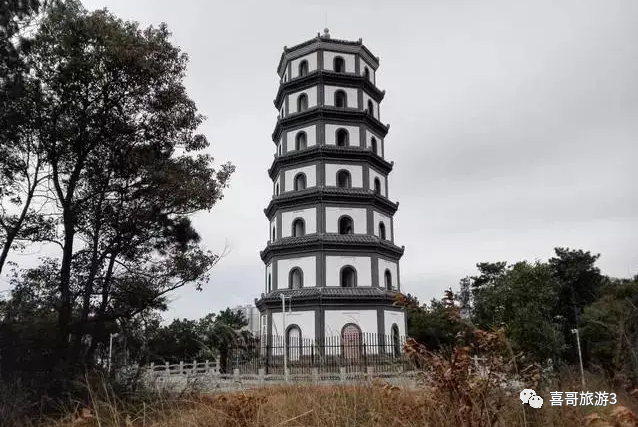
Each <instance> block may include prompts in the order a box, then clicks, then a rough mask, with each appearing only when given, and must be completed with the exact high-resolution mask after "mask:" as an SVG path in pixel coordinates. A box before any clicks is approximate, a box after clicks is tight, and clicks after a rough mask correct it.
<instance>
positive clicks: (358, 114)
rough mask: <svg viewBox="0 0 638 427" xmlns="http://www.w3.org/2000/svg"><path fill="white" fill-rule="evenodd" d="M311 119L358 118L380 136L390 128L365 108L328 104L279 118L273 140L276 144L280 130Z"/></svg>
mask: <svg viewBox="0 0 638 427" xmlns="http://www.w3.org/2000/svg"><path fill="white" fill-rule="evenodd" d="M313 120H330V121H331V122H335V123H338V122H340V121H344V122H351V121H353V120H360V121H362V122H363V123H364V124H366V125H367V126H368V128H369V129H370V130H371V131H372V132H374V133H376V134H377V135H378V136H379V137H380V138H385V136H386V135H387V134H388V131H389V130H390V125H384V124H383V123H381V122H380V121H379V120H377V119H376V118H375V117H374V116H373V115H372V114H370V113H368V112H367V111H366V110H359V109H355V108H336V107H330V106H323V107H312V108H309V109H308V110H306V111H304V112H303V113H295V114H292V115H290V116H288V117H286V118H284V119H279V120H278V121H277V125H276V126H275V130H274V131H273V133H272V140H273V142H274V143H275V144H277V141H278V140H279V137H280V135H281V132H282V131H283V130H284V129H285V128H291V127H295V126H299V125H302V124H306V123H308V122H311V121H313Z"/></svg>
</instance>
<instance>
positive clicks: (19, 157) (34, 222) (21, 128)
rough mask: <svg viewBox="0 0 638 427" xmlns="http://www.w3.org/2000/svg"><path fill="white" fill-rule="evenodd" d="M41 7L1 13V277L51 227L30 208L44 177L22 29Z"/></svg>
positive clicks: (29, 1)
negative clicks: (13, 257) (16, 253)
mask: <svg viewBox="0 0 638 427" xmlns="http://www.w3.org/2000/svg"><path fill="white" fill-rule="evenodd" d="M44 5H46V2H45V3H44V4H41V2H40V1H37V0H26V1H17V0H11V1H4V2H3V3H2V13H0V273H2V271H3V269H4V267H5V265H6V262H7V258H8V255H9V251H10V250H11V249H14V248H16V247H20V244H21V243H23V242H24V241H25V240H33V239H35V240H39V239H41V238H45V237H46V236H48V235H49V233H50V232H51V226H52V224H51V222H50V221H47V219H46V217H45V216H44V215H42V214H41V213H38V212H36V210H34V209H32V206H31V205H32V202H33V201H34V198H35V197H36V196H37V194H36V192H37V190H38V188H39V187H40V184H42V182H43V181H44V180H45V179H46V177H45V173H44V172H45V161H44V157H43V153H42V151H41V150H40V143H39V141H38V137H37V130H36V129H35V128H34V127H33V122H34V119H35V116H34V115H33V114H32V113H33V111H32V110H31V109H29V108H28V102H25V100H26V93H27V91H28V87H27V86H28V85H29V83H28V80H27V76H28V73H29V67H28V64H27V62H26V61H25V58H26V57H27V55H28V54H29V48H30V46H31V40H30V39H29V38H27V37H26V35H25V27H27V26H29V24H30V23H31V22H32V20H33V19H34V18H35V17H36V16H37V15H38V12H39V11H40V10H41V8H42V6H44Z"/></svg>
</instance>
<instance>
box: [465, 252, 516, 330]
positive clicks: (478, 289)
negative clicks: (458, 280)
mask: <svg viewBox="0 0 638 427" xmlns="http://www.w3.org/2000/svg"><path fill="white" fill-rule="evenodd" d="M476 268H477V269H478V271H479V275H478V276H472V277H470V280H469V281H470V285H469V288H470V289H469V294H470V295H469V297H468V295H467V293H468V289H467V288H468V284H467V283H464V285H463V288H462V291H464V292H465V293H466V294H465V295H464V298H465V300H466V301H467V300H471V301H473V302H474V303H475V304H474V306H473V307H472V321H473V322H474V323H476V324H477V325H482V326H487V325H488V324H490V323H493V314H494V313H493V312H492V311H491V309H492V307H489V306H488V305H485V304H484V303H483V304H481V303H479V304H476V301H485V298H487V295H491V294H493V292H492V291H493V289H494V287H495V286H496V281H497V280H498V279H499V278H501V277H502V276H503V275H504V274H505V271H506V269H507V263H506V262H481V263H478V264H476Z"/></svg>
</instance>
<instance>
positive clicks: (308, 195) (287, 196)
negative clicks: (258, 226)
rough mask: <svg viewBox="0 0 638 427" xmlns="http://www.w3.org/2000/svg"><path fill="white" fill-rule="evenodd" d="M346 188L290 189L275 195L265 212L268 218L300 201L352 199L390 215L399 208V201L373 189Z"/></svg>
mask: <svg viewBox="0 0 638 427" xmlns="http://www.w3.org/2000/svg"><path fill="white" fill-rule="evenodd" d="M343 190H344V189H340V188H336V187H334V188H332V187H313V188H309V189H306V190H302V191H290V192H286V193H282V194H280V195H279V196H277V197H274V198H273V199H271V200H270V203H268V206H267V207H266V208H265V209H264V214H265V215H266V217H267V218H268V219H271V216H272V215H273V214H274V211H275V209H277V208H278V207H284V206H291V205H298V204H300V203H311V202H317V203H319V202H321V201H328V202H330V201H342V200H352V201H357V202H360V203H365V202H369V203H370V204H372V205H374V206H378V207H379V208H380V210H381V211H382V212H384V213H386V214H388V215H391V216H392V215H394V214H395V213H396V212H397V210H398V209H399V203H395V202H392V201H391V200H389V199H387V198H385V197H382V196H380V195H378V194H375V193H374V192H373V191H366V190H361V191H343Z"/></svg>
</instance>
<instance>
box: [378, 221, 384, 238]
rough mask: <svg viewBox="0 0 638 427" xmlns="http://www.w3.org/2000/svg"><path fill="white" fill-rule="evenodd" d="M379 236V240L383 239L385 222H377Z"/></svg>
mask: <svg viewBox="0 0 638 427" xmlns="http://www.w3.org/2000/svg"><path fill="white" fill-rule="evenodd" d="M379 237H380V238H381V240H385V224H384V223H383V222H379Z"/></svg>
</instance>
